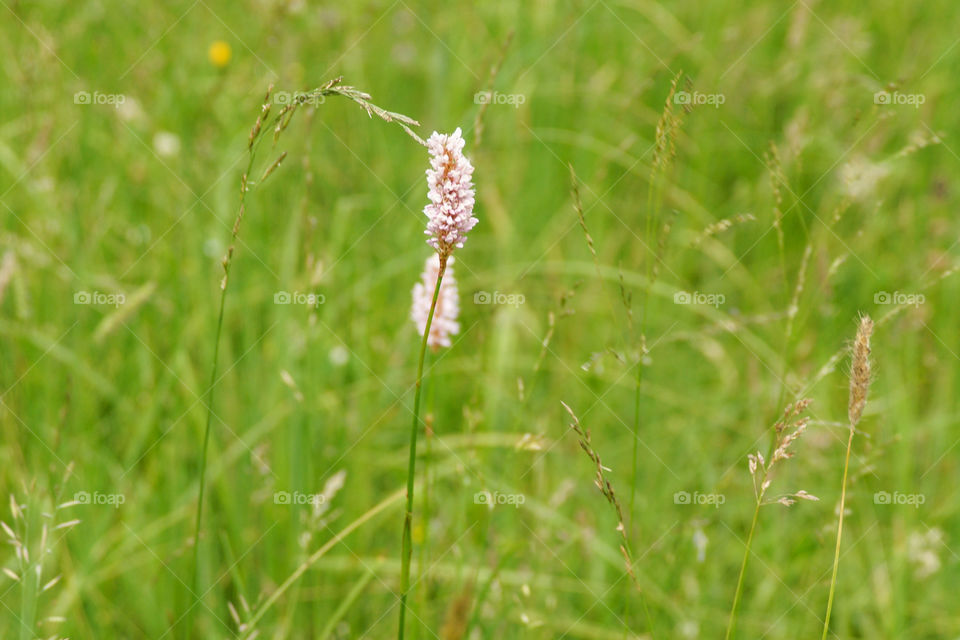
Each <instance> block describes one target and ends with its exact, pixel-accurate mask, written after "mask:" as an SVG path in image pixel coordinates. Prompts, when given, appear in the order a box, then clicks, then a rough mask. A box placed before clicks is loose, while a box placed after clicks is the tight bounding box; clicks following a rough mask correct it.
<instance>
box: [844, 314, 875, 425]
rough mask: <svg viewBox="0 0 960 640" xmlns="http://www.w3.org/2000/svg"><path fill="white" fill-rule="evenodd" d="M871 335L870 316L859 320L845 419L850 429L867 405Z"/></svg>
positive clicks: (871, 324) (858, 419)
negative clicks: (848, 420)
mask: <svg viewBox="0 0 960 640" xmlns="http://www.w3.org/2000/svg"><path fill="white" fill-rule="evenodd" d="M871 335H873V320H871V319H870V316H863V317H862V318H860V326H859V327H858V328H857V337H856V338H855V339H854V341H853V364H852V366H851V369H850V402H849V403H848V405H847V417H848V418H849V419H850V428H851V429H852V428H854V427H856V426H857V424H858V423H859V422H860V417H861V416H862V415H863V407H864V406H865V405H866V404H867V387H869V386H870V336H871Z"/></svg>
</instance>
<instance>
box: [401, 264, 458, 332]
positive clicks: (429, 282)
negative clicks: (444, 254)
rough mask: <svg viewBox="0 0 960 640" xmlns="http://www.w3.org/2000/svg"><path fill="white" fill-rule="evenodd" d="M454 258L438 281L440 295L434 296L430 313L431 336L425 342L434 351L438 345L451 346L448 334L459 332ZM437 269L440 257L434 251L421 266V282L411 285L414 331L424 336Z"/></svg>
mask: <svg viewBox="0 0 960 640" xmlns="http://www.w3.org/2000/svg"><path fill="white" fill-rule="evenodd" d="M452 265H453V258H449V259H448V261H447V269H446V271H445V272H444V274H443V282H442V283H441V284H440V295H439V296H438V297H437V308H436V310H435V311H434V312H433V322H432V323H431V324H430V336H429V337H428V338H427V345H428V346H429V347H430V348H431V349H433V350H434V351H436V350H437V349H438V348H440V347H449V346H450V336H451V335H455V334H457V333H460V323H459V322H457V316H458V315H459V314H460V296H459V294H458V293H457V281H456V280H454V278H453V268H452ZM439 271H440V256H439V255H437V254H436V253H434V254H431V256H430V257H429V258H427V262H426V264H424V266H423V276H421V277H422V282H418V283H417V284H415V285H414V286H413V307H412V308H411V310H410V315H411V316H412V317H413V323H414V324H415V325H416V326H417V331H418V332H419V333H420V335H421V336H422V335H423V331H424V329H425V328H426V326H427V316H428V315H429V314H430V305H431V304H432V303H433V292H434V290H435V289H436V287H437V274H438V272H439Z"/></svg>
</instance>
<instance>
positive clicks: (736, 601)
mask: <svg viewBox="0 0 960 640" xmlns="http://www.w3.org/2000/svg"><path fill="white" fill-rule="evenodd" d="M759 517H760V500H759V499H758V500H757V506H756V508H755V509H754V510H753V522H751V523H750V534H749V535H748V536H747V548H746V550H744V552H743V562H741V563H740V577H738V578H737V591H736V593H734V595H733V606H732V607H731V608H730V621H729V622H728V623H727V635H726V636H724V638H725V639H726V640H730V638H732V637H733V629H734V627H735V626H736V625H737V607H739V606H740V596H741V595H742V594H743V578H744V576H745V575H746V573H747V560H749V558H750V547H751V546H752V545H753V532H754V530H756V528H757V519H758V518H759Z"/></svg>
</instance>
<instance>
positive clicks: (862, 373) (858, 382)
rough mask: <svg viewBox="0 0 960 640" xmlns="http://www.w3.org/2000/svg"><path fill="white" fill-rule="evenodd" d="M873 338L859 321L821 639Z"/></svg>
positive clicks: (866, 321)
mask: <svg viewBox="0 0 960 640" xmlns="http://www.w3.org/2000/svg"><path fill="white" fill-rule="evenodd" d="M871 335H873V320H871V319H870V316H863V317H862V318H860V326H859V327H858V328H857V337H856V339H855V340H854V343H853V366H852V367H851V371H850V400H849V402H848V404H847V419H848V420H849V422H850V434H849V436H848V437H847V454H846V456H845V458H844V461H843V480H842V484H841V488H840V514H839V516H838V521H837V546H836V548H835V549H834V551H833V574H832V576H831V577H830V595H829V596H827V613H826V615H825V616H824V618H823V635H822V636H821V638H822V640H826V637H827V634H828V633H829V632H830V614H831V613H832V612H833V596H834V593H835V592H836V587H837V571H838V570H839V568H840V542H841V538H842V537H843V515H844V514H843V512H844V510H845V508H846V500H847V471H848V469H849V467H850V450H851V449H852V448H853V434H854V433H856V430H857V425H858V424H859V423H860V418H861V416H863V408H864V407H865V406H866V404H867V389H868V387H869V386H870V336H871Z"/></svg>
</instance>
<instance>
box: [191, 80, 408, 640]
mask: <svg viewBox="0 0 960 640" xmlns="http://www.w3.org/2000/svg"><path fill="white" fill-rule="evenodd" d="M341 82H342V78H340V77H337V78H334V79H332V80H329V81H327V82H326V83H324V84H323V85H321V86H320V87H318V88H317V89H314V90H313V91H310V92H305V93H299V92H298V93H294V94H289V93H286V94H284V95H285V96H287V97H288V99H287V100H285V102H286V104H285V105H284V106H283V108H281V109H280V111H279V113H277V114H276V115H275V116H274V117H273V119H272V120H270V121H269V122H267V118H268V117H269V115H270V111H271V108H272V107H273V104H272V103H271V102H270V97H271V93H272V91H273V86H272V85H271V86H270V88H269V89H268V90H267V93H266V96H265V97H264V100H263V106H262V107H261V111H260V115H259V116H258V117H257V121H256V123H254V125H253V128H252V129H251V130H250V137H249V142H248V144H247V150H248V159H247V167H246V170H245V171H244V172H243V175H242V177H241V179H240V203H239V207H238V212H237V217H236V220H235V221H234V223H233V228H232V230H231V236H230V246H229V248H228V249H227V253H226V255H225V256H224V258H223V261H222V266H223V278H222V280H221V281H220V306H219V311H218V314H217V328H216V331H215V333H214V346H213V362H212V364H211V367H210V386H209V387H208V388H207V391H206V394H205V396H206V398H205V399H206V409H207V419H206V425H205V427H204V434H203V445H202V447H201V451H200V473H199V490H198V494H197V509H196V517H195V521H194V535H193V545H194V550H193V567H192V574H193V575H192V580H191V587H190V589H191V591H190V595H191V596H192V597H191V604H190V607H189V609H188V610H187V613H186V616H185V623H184V624H185V628H186V630H187V631H186V635H187V637H190V635H191V632H192V620H193V611H194V609H195V608H196V607H197V605H198V604H199V603H200V597H199V596H198V595H197V594H198V591H199V566H200V530H201V525H202V522H203V500H204V494H205V492H206V470H207V451H208V449H209V447H210V434H211V431H212V425H213V415H214V414H213V404H214V389H215V387H216V384H217V368H218V364H219V358H220V339H221V335H222V333H223V318H224V310H225V308H226V300H227V288H228V284H229V281H230V267H231V265H232V264H233V252H234V245H235V243H236V241H237V237H238V234H239V232H240V223H241V222H242V221H243V214H244V211H245V207H246V196H247V193H248V192H249V191H250V190H251V189H253V188H254V187H255V186H259V185H260V184H262V183H263V182H264V181H265V180H266V179H267V178H268V177H269V176H270V175H271V174H272V173H273V172H274V171H275V170H276V169H277V168H278V167H279V166H280V164H281V163H282V162H283V160H284V159H285V158H286V155H287V154H286V152H284V153H282V154H281V155H280V156H279V157H278V158H277V159H276V160H274V161H273V163H271V164H270V165H269V166H268V167H267V168H266V169H265V170H264V171H263V173H262V174H261V175H260V178H259V180H257V181H256V182H253V181H252V180H250V175H251V171H252V170H253V165H254V161H255V159H256V155H257V150H258V149H259V148H260V145H261V144H262V142H263V141H264V140H265V139H266V138H268V137H272V140H273V144H276V143H277V140H278V139H279V137H280V134H281V133H283V132H284V131H285V130H286V128H287V127H288V126H289V124H290V122H291V120H292V119H293V116H294V115H295V113H296V111H297V110H298V108H300V107H302V106H304V105H313V106H316V105H319V104H322V103H323V102H324V100H325V99H326V97H327V96H333V95H338V96H341V97H344V98H348V99H350V100H353V101H354V102H356V103H357V104H359V105H360V106H361V107H362V108H363V109H364V110H365V111H366V112H367V115H369V116H374V115H376V116H377V117H378V118H380V119H382V120H384V121H386V122H396V123H397V124H398V125H399V126H400V127H402V128H403V130H404V131H406V132H407V134H409V135H410V136H411V137H412V138H413V139H415V140H416V141H417V142H419V143H420V144H424V142H423V140H422V139H421V138H420V137H419V136H417V134H416V133H414V132H413V130H412V129H410V127H411V126H420V123H419V122H417V121H416V120H414V119H412V118H409V117H407V116H405V115H403V114H399V113H394V112H392V111H387V110H386V109H383V108H381V107H379V106H377V105H375V104H373V103H372V102H371V101H370V100H371V98H370V96H369V95H368V94H366V93H364V92H363V91H360V90H359V89H357V88H355V87H351V86H349V85H344V84H341ZM278 95H279V94H278ZM265 125H266V126H265ZM266 130H272V132H273V135H272V136H266V135H263V134H264V133H265V132H266Z"/></svg>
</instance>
